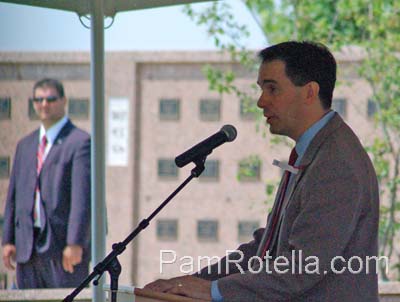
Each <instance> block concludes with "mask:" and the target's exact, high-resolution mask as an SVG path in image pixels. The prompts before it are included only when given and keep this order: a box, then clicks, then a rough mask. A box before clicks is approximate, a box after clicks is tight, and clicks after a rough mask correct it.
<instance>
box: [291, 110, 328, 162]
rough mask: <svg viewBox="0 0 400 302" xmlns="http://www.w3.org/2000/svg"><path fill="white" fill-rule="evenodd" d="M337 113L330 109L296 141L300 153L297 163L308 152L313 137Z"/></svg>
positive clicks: (297, 150)
mask: <svg viewBox="0 0 400 302" xmlns="http://www.w3.org/2000/svg"><path fill="white" fill-rule="evenodd" d="M334 115H335V111H333V110H330V111H329V112H328V113H327V114H325V115H324V116H323V117H322V118H321V119H320V120H319V121H318V122H316V123H314V124H313V125H312V126H311V127H310V128H308V129H307V130H306V132H304V133H303V134H302V135H301V136H300V138H299V140H298V141H297V143H296V147H295V148H296V152H297V154H298V158H297V160H296V165H298V164H299V163H300V161H301V159H302V158H303V156H304V153H306V150H307V148H308V146H309V145H310V143H311V141H312V140H313V138H314V137H315V136H316V135H317V133H318V132H319V131H320V130H321V129H322V128H323V127H324V126H325V125H326V124H327V123H328V122H329V120H330V119H331V118H332V117H333V116H334Z"/></svg>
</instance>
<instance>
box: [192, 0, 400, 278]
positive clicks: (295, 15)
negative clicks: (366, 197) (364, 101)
mask: <svg viewBox="0 0 400 302" xmlns="http://www.w3.org/2000/svg"><path fill="white" fill-rule="evenodd" d="M242 2H243V3H244V4H245V5H246V7H247V8H248V9H249V11H250V13H251V15H252V16H253V18H254V20H255V21H256V22H257V24H258V25H259V27H260V29H261V30H262V32H263V33H264V35H265V37H266V41H268V42H269V43H270V44H275V43H279V42H283V41H287V40H312V41H318V42H322V43H324V44H325V45H327V46H328V47H329V48H330V49H332V50H334V51H340V50H341V49H342V47H344V46H346V47H347V46H352V47H358V48H359V49H361V50H362V52H363V60H362V62H361V64H360V65H359V68H358V70H357V71H358V74H359V76H360V77H361V78H363V79H365V80H366V81H367V82H368V83H369V85H370V86H371V88H372V91H373V95H372V96H371V99H372V100H373V101H374V102H375V104H376V107H377V112H376V116H375V122H376V125H377V126H378V127H379V128H380V129H381V130H382V131H381V133H382V135H380V136H379V137H377V138H376V139H375V141H374V143H373V144H372V145H371V146H369V147H368V148H367V150H368V152H369V153H370V154H371V157H372V159H373V162H374V166H375V169H376V171H377V174H378V179H379V182H380V189H381V199H382V200H383V202H382V206H381V217H380V254H381V255H385V256H388V257H389V258H390V259H391V263H392V265H391V267H390V269H392V270H395V269H397V270H399V268H400V265H399V262H400V259H399V258H400V254H398V253H399V251H397V254H396V251H395V239H396V238H399V237H398V236H399V235H398V231H399V229H400V222H399V219H400V213H399V211H400V197H399V191H400V87H399V85H400V1H398V0H320V1H313V0H280V1H274V0H243V1H242ZM185 12H186V13H187V15H188V16H189V17H191V18H192V19H193V20H194V21H195V22H196V23H197V24H199V25H203V26H206V28H207V30H208V33H209V34H210V36H211V37H213V39H214V42H215V45H216V46H218V47H219V48H220V49H221V50H222V51H226V52H229V54H230V55H231V58H232V60H233V61H235V62H238V63H240V64H243V65H244V66H246V67H247V68H249V69H251V70H254V69H256V68H257V65H258V63H257V62H256V61H255V60H254V54H253V52H251V51H249V50H248V49H247V48H246V45H245V44H244V42H243V39H244V38H247V37H248V36H249V32H248V30H247V28H246V27H245V26H243V25H240V24H238V23H237V22H236V21H235V20H234V17H233V14H232V13H231V8H230V6H229V4H228V1H217V2H214V3H212V4H211V5H210V6H209V7H208V8H207V9H206V10H204V11H194V10H193V9H192V8H191V7H190V6H187V7H186V8H185ZM205 73H206V75H207V77H208V79H209V80H210V87H211V89H214V90H217V91H219V92H220V93H234V94H235V95H236V96H237V97H238V98H239V99H247V100H248V99H250V98H251V96H249V94H247V93H245V92H242V91H240V89H239V88H237V87H236V86H235V74H234V73H233V72H232V71H229V70H228V71H221V70H216V69H214V68H212V67H211V66H207V67H206V68H205ZM254 103H255V102H254ZM267 189H268V190H267V192H271V187H270V185H269V187H268V188H267ZM269 194H270V193H269ZM393 261H395V262H396V263H393ZM391 275H392V274H389V275H388V274H386V267H384V266H382V267H381V277H382V278H383V279H388V278H389V277H390V276H391ZM398 275H399V274H398Z"/></svg>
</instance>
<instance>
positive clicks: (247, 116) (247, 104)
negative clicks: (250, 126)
mask: <svg viewBox="0 0 400 302" xmlns="http://www.w3.org/2000/svg"><path fill="white" fill-rule="evenodd" d="M240 117H241V118H242V119H243V120H254V119H255V117H256V111H255V107H254V103H253V102H251V101H250V100H248V99H242V100H240Z"/></svg>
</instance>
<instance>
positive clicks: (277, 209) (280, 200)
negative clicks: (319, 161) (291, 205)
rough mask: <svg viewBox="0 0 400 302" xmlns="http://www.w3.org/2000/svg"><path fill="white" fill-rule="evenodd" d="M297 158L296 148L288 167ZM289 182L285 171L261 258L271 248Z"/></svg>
mask: <svg viewBox="0 0 400 302" xmlns="http://www.w3.org/2000/svg"><path fill="white" fill-rule="evenodd" d="M297 158H298V154H297V152H296V148H293V149H292V152H290V156H289V165H290V166H293V165H294V164H295V163H296V160H297ZM289 180H290V172H289V171H285V173H284V174H283V177H282V189H281V191H280V196H279V198H278V199H277V203H276V205H274V210H273V213H272V215H271V218H270V219H272V223H271V229H270V230H269V233H268V237H267V240H266V241H265V245H264V249H263V252H262V256H265V254H266V252H267V251H268V250H269V249H270V248H271V244H272V238H274V234H275V232H276V231H277V225H278V221H279V217H280V213H281V208H282V204H283V201H284V200H285V194H286V190H287V187H288V184H289Z"/></svg>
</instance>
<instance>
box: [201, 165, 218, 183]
mask: <svg viewBox="0 0 400 302" xmlns="http://www.w3.org/2000/svg"><path fill="white" fill-rule="evenodd" d="M204 167H205V169H204V171H203V173H202V174H201V175H200V179H201V180H218V178H219V161H218V160H206V162H205V165H204Z"/></svg>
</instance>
